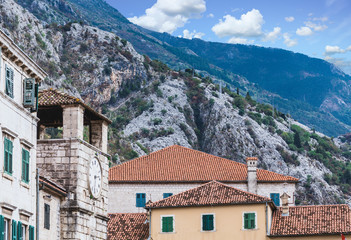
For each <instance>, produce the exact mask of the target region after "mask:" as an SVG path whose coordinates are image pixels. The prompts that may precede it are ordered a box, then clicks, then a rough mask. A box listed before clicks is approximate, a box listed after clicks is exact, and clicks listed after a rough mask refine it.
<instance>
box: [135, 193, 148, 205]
mask: <svg viewBox="0 0 351 240" xmlns="http://www.w3.org/2000/svg"><path fill="white" fill-rule="evenodd" d="M145 203H146V194H145V193H137V194H136V206H137V207H145Z"/></svg>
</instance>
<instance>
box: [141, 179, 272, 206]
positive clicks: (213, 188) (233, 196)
mask: <svg viewBox="0 0 351 240" xmlns="http://www.w3.org/2000/svg"><path fill="white" fill-rule="evenodd" d="M266 202H270V203H272V200H271V199H270V198H266V197H262V196H259V195H256V194H252V193H249V192H245V191H242V190H239V189H236V188H233V187H231V186H228V185H225V184H223V183H219V182H216V181H211V182H209V183H206V184H203V185H201V186H199V187H196V188H193V189H190V190H187V191H185V192H182V193H178V194H176V195H173V196H170V197H168V198H165V199H162V200H160V201H157V202H154V203H149V204H146V208H166V207H167V208H168V207H193V206H194V207H195V206H214V205H235V204H257V203H266Z"/></svg>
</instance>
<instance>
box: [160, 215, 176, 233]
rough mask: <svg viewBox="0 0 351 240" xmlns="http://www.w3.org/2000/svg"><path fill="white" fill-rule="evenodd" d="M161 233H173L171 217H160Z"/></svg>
mask: <svg viewBox="0 0 351 240" xmlns="http://www.w3.org/2000/svg"><path fill="white" fill-rule="evenodd" d="M162 232H164V233H167V232H173V217H172V216H170V217H162Z"/></svg>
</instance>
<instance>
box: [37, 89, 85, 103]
mask: <svg viewBox="0 0 351 240" xmlns="http://www.w3.org/2000/svg"><path fill="white" fill-rule="evenodd" d="M80 102H81V100H80V99H79V98H75V97H73V96H70V95H68V94H67V93H63V92H59V91H58V90H55V89H46V90H42V91H40V92H39V103H38V104H39V106H57V105H71V104H77V103H80Z"/></svg>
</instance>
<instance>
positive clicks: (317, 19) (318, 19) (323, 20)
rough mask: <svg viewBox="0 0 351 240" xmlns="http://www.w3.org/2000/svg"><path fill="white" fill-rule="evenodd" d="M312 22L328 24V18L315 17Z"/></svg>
mask: <svg viewBox="0 0 351 240" xmlns="http://www.w3.org/2000/svg"><path fill="white" fill-rule="evenodd" d="M312 20H313V21H320V22H326V21H328V17H319V18H317V17H315V18H313V19H312Z"/></svg>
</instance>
